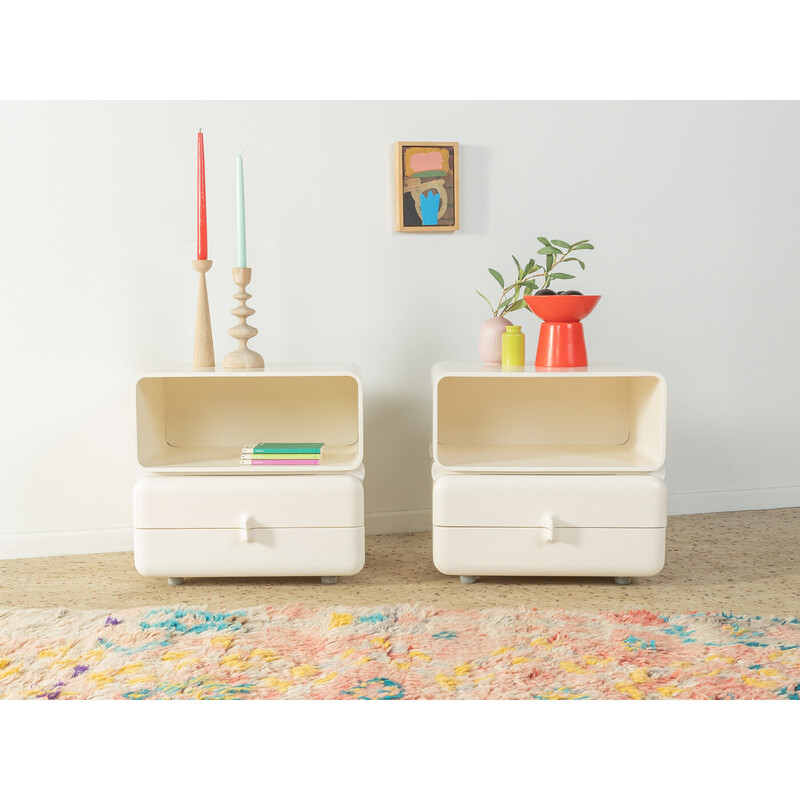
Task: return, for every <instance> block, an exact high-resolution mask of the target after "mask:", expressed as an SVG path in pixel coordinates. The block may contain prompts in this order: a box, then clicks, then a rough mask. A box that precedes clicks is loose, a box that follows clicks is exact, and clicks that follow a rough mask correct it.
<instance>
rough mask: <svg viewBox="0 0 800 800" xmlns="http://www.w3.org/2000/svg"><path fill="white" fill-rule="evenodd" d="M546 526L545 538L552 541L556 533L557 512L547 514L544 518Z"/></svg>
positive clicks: (546, 540) (544, 525)
mask: <svg viewBox="0 0 800 800" xmlns="http://www.w3.org/2000/svg"><path fill="white" fill-rule="evenodd" d="M543 523H544V524H543V527H544V540H545V542H552V541H554V540H555V533H556V518H555V514H545V515H544V519H543Z"/></svg>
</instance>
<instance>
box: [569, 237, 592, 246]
mask: <svg viewBox="0 0 800 800" xmlns="http://www.w3.org/2000/svg"><path fill="white" fill-rule="evenodd" d="M588 241H589V240H588V239H581V240H580V241H579V242H575V244H571V245H570V247H577V246H578V245H579V244H586V242H588Z"/></svg>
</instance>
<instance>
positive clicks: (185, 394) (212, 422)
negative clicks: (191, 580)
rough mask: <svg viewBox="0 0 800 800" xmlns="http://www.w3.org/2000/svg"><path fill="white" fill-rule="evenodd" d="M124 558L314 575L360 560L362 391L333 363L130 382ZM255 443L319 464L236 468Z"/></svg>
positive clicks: (349, 567) (166, 572) (149, 565)
mask: <svg viewBox="0 0 800 800" xmlns="http://www.w3.org/2000/svg"><path fill="white" fill-rule="evenodd" d="M135 405H136V440H137V442H136V452H137V458H138V462H139V465H140V466H141V467H143V468H144V469H145V470H147V471H148V472H149V473H151V474H148V475H145V476H143V477H142V478H140V479H139V480H138V481H137V483H136V485H135V487H134V490H133V524H134V558H135V565H136V569H137V570H138V571H139V572H140V573H141V574H142V575H146V576H162V577H167V578H169V582H170V584H173V585H174V584H179V583H182V581H183V578H185V577H203V576H207V577H211V576H220V577H221V576H239V577H240V576H258V575H260V576H292V575H294V576H298V575H320V576H321V577H322V581H323V583H335V582H336V580H337V576H339V575H354V574H355V573H357V572H359V571H360V570H361V569H362V568H363V566H364V490H363V486H362V480H363V477H364V467H363V464H362V459H363V452H364V450H363V405H362V386H361V379H360V377H359V374H358V370H357V368H355V367H354V366H352V365H347V364H345V365H342V364H331V365H328V364H311V365H293V364H290V365H269V366H267V367H265V368H263V369H251V370H223V369H221V368H216V369H215V368H207V369H203V368H200V369H192V368H187V369H186V370H183V371H170V372H159V373H152V374H147V375H142V376H140V377H139V378H138V379H137V380H136V382H135ZM260 441H273V442H324V443H325V449H324V452H323V456H322V460H321V462H320V464H319V465H314V466H263V467H251V466H242V465H241V464H240V463H239V461H240V453H241V449H242V447H243V446H246V445H248V444H253V443H255V442H260Z"/></svg>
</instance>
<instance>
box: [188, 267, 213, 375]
mask: <svg viewBox="0 0 800 800" xmlns="http://www.w3.org/2000/svg"><path fill="white" fill-rule="evenodd" d="M211 264H212V262H211V261H209V260H207V259H203V260H195V261H192V266H193V267H194V268H195V270H197V272H198V273H200V279H199V281H198V284H197V313H196V314H195V319H194V357H193V358H192V366H194V367H213V366H214V342H213V339H212V337H211V314H210V313H209V310H208V289H207V288H206V272H208V271H209V270H210V269H211Z"/></svg>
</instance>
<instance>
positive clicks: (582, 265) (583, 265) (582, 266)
mask: <svg viewBox="0 0 800 800" xmlns="http://www.w3.org/2000/svg"><path fill="white" fill-rule="evenodd" d="M578 263H579V264H580V265H581V269H586V264H584V263H583V261H581V260H580V259H578Z"/></svg>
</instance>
